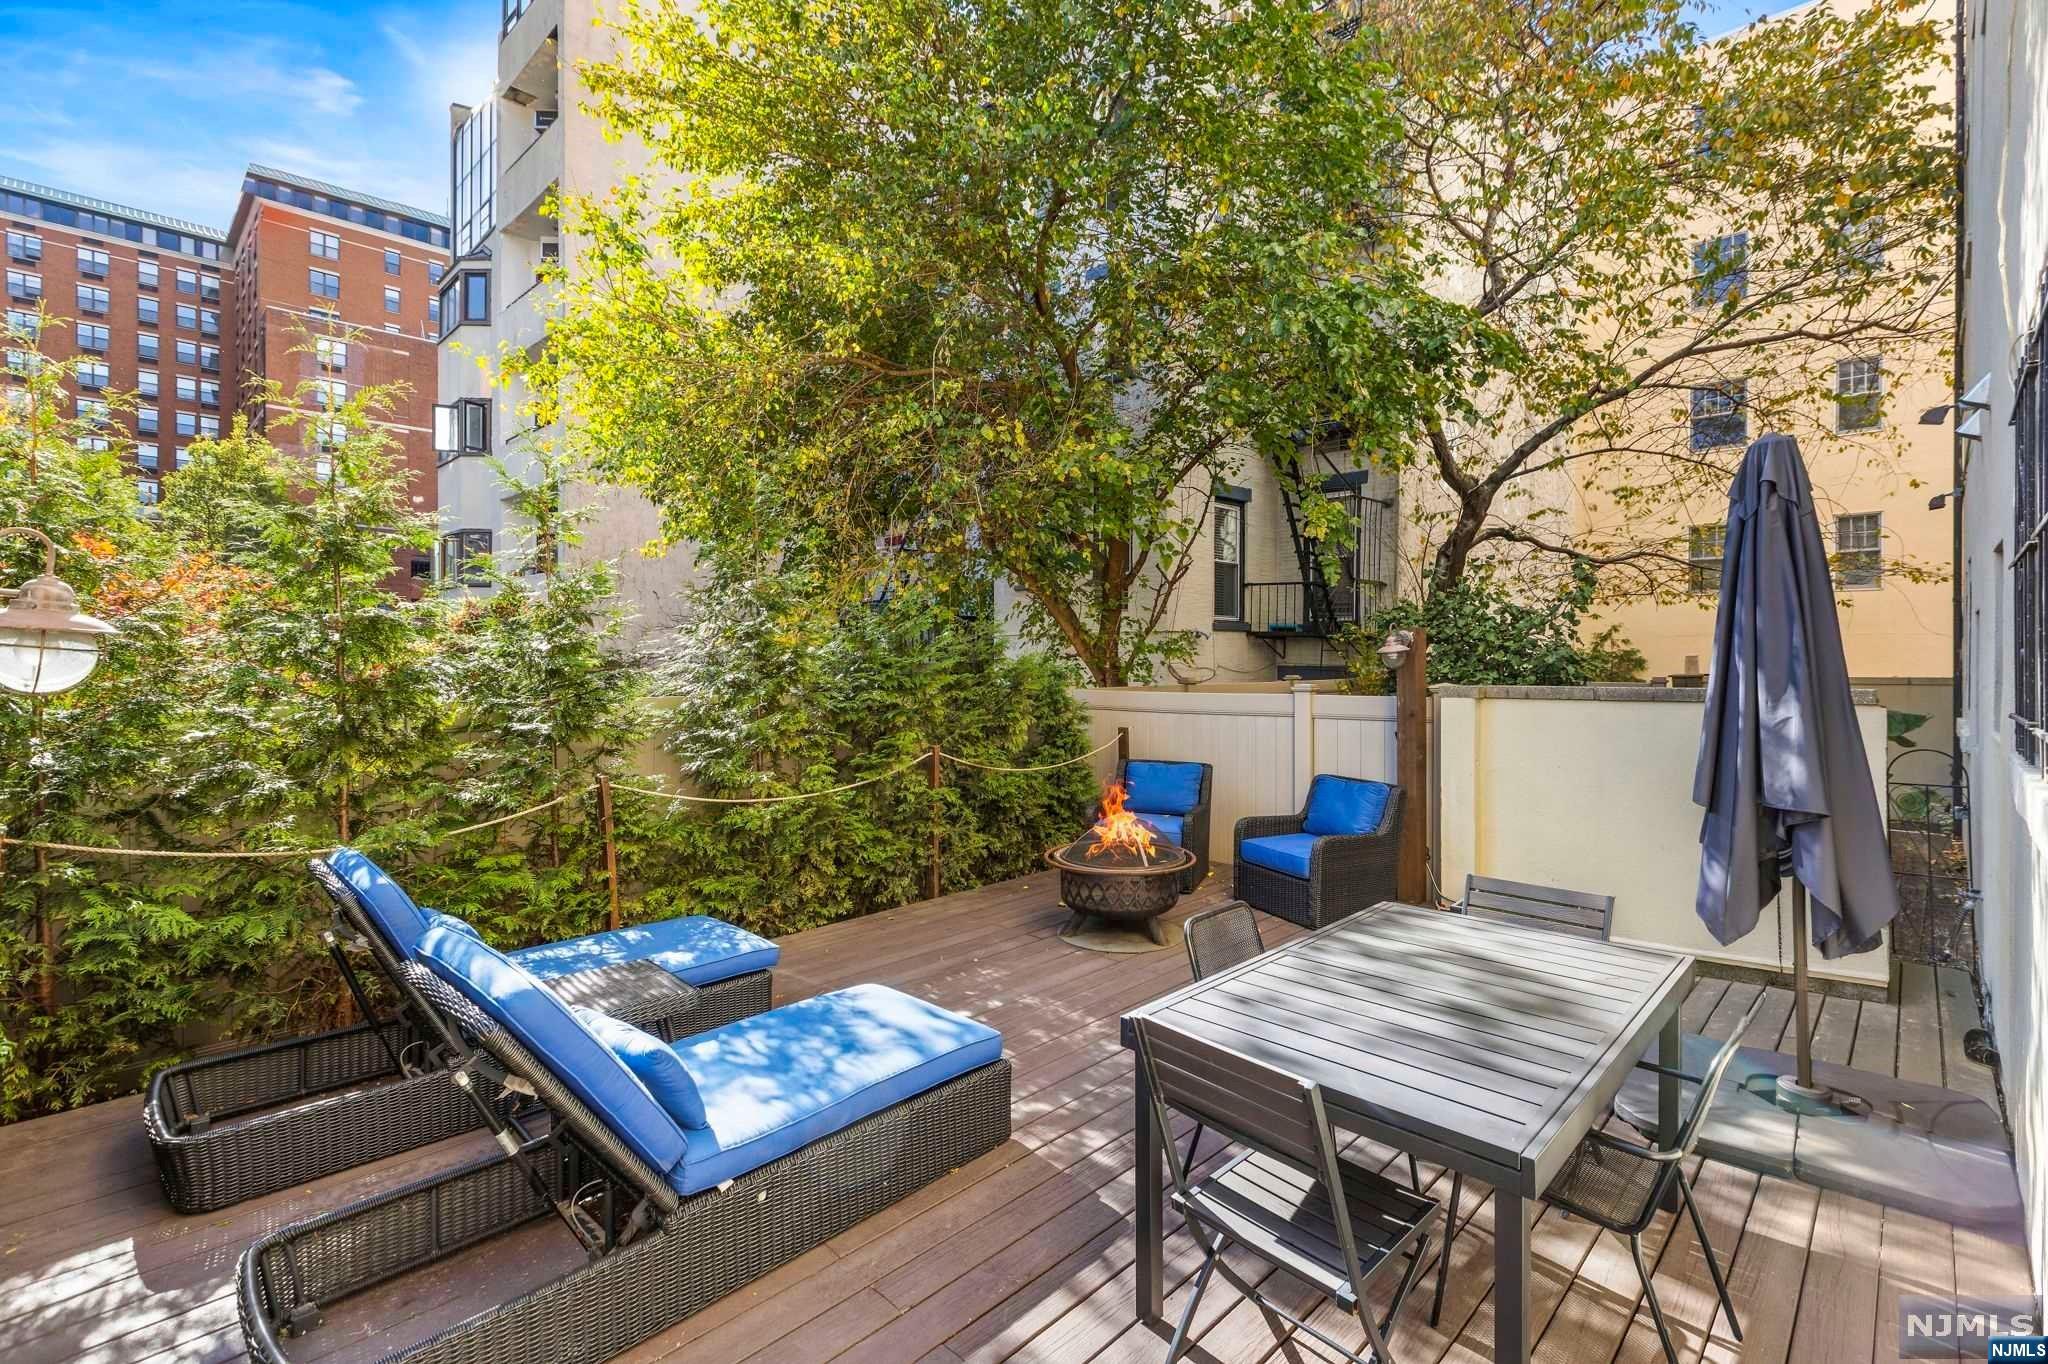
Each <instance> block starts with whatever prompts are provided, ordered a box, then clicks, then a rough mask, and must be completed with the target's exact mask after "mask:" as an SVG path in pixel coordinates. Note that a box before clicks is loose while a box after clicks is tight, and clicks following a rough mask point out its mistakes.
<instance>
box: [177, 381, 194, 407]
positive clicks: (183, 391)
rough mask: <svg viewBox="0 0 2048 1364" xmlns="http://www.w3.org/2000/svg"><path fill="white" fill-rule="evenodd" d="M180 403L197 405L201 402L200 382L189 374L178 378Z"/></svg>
mask: <svg viewBox="0 0 2048 1364" xmlns="http://www.w3.org/2000/svg"><path fill="white" fill-rule="evenodd" d="M177 391H178V401H180V402H186V403H196V402H198V401H199V381H198V380H197V379H195V378H193V377H192V376H191V375H189V374H180V375H179V376H178V378H177Z"/></svg>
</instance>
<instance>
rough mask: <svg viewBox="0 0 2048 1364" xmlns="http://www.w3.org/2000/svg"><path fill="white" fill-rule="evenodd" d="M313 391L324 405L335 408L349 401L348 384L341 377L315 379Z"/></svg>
mask: <svg viewBox="0 0 2048 1364" xmlns="http://www.w3.org/2000/svg"><path fill="white" fill-rule="evenodd" d="M313 392H314V394H315V395H316V396H318V398H319V399H320V404H321V406H323V407H326V408H329V409H333V408H337V407H340V406H341V405H342V404H343V403H346V402H347V401H348V385H347V384H345V383H343V382H342V381H341V380H339V379H315V380H313Z"/></svg>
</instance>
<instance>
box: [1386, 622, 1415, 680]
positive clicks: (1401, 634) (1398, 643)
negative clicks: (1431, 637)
mask: <svg viewBox="0 0 2048 1364" xmlns="http://www.w3.org/2000/svg"><path fill="white" fill-rule="evenodd" d="M1414 644H1415V632H1414V631H1413V630H1394V631H1391V632H1389V633H1388V635H1387V637H1386V639H1385V641H1384V642H1382V643H1381V645H1380V647H1379V655H1380V665H1381V666H1382V667H1384V668H1385V669H1386V670H1387V671H1388V672H1390V673H1397V672H1399V671H1401V665H1402V664H1403V663H1406V662H1407V661H1408V651H1409V650H1410V649H1411V648H1413V647H1414Z"/></svg>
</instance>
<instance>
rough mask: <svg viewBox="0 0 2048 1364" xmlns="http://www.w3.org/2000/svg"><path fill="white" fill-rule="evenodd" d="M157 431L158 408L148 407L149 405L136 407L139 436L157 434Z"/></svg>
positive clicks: (136, 430) (136, 423)
mask: <svg viewBox="0 0 2048 1364" xmlns="http://www.w3.org/2000/svg"><path fill="white" fill-rule="evenodd" d="M156 433H157V412H156V409H155V408H154V407H148V406H144V407H138V408H136V409H135V434H137V435H138V436H154V435H155V434H156Z"/></svg>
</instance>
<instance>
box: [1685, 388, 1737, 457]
mask: <svg viewBox="0 0 2048 1364" xmlns="http://www.w3.org/2000/svg"><path fill="white" fill-rule="evenodd" d="M1748 399H1749V385H1748V384H1747V383H1746V382H1744V381H1743V380H1740V379H1737V380H1735V381H1734V382H1732V383H1725V384H1714V385H1712V386H1710V387H1707V388H1696V389H1694V390H1693V391H1692V448H1693V449H1695V450H1712V449H1714V448H1716V447H1717V446H1722V445H1741V444H1742V443H1743V442H1744V441H1746V440H1748V439H1749V412H1748V410H1747V408H1745V406H1744V404H1745V403H1746V402H1747V401H1748Z"/></svg>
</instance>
